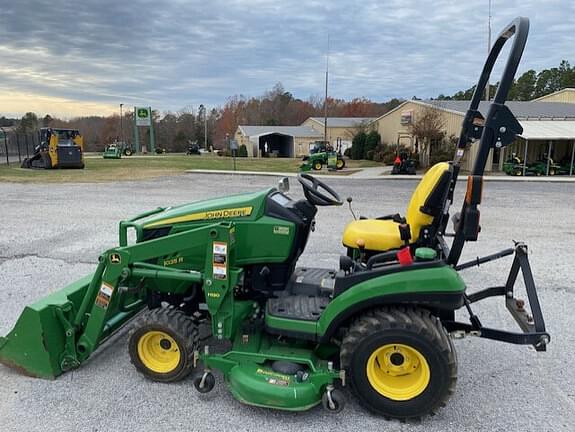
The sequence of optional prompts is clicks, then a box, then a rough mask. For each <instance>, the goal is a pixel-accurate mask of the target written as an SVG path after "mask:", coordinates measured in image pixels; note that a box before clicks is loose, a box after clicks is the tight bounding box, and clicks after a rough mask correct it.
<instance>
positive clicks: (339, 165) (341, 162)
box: [335, 159, 343, 169]
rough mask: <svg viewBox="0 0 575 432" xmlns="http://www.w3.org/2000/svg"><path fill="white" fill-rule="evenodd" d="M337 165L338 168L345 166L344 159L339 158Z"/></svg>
mask: <svg viewBox="0 0 575 432" xmlns="http://www.w3.org/2000/svg"><path fill="white" fill-rule="evenodd" d="M335 166H336V168H338V169H341V168H343V161H342V160H341V159H338V160H337V162H336V163H335Z"/></svg>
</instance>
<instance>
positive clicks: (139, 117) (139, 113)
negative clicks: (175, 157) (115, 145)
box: [134, 107, 156, 153]
mask: <svg viewBox="0 0 575 432" xmlns="http://www.w3.org/2000/svg"><path fill="white" fill-rule="evenodd" d="M140 126H142V127H149V128H150V131H149V135H148V136H149V144H150V146H149V147H147V144H146V142H145V141H147V140H146V139H145V138H144V143H143V145H142V146H140V131H139V130H138V129H140ZM144 137H145V135H144ZM134 146H135V147H136V152H138V153H140V151H142V152H144V153H147V150H149V151H150V152H152V153H154V149H155V148H156V139H155V136H154V122H153V121H152V108H150V107H134Z"/></svg>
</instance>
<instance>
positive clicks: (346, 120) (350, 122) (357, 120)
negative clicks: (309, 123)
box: [310, 117, 376, 127]
mask: <svg viewBox="0 0 575 432" xmlns="http://www.w3.org/2000/svg"><path fill="white" fill-rule="evenodd" d="M310 119H311V120H313V121H315V122H317V123H319V124H321V125H322V126H323V121H324V118H323V117H310ZM375 119H376V117H328V118H327V126H328V127H356V126H359V125H360V124H361V123H371V122H372V121H374V120H375Z"/></svg>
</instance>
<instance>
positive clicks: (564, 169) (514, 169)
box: [503, 153, 571, 176]
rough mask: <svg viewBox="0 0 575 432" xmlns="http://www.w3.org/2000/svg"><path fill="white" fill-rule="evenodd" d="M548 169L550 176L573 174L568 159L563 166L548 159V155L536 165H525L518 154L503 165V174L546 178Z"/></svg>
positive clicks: (513, 154)
mask: <svg viewBox="0 0 575 432" xmlns="http://www.w3.org/2000/svg"><path fill="white" fill-rule="evenodd" d="M548 168H549V175H550V176H554V175H569V174H570V172H571V166H570V161H569V160H568V159H567V158H566V159H565V160H563V161H562V163H561V164H557V163H555V161H554V160H553V159H551V158H549V159H548V158H547V155H543V157H541V158H540V159H539V160H537V161H536V162H534V163H529V164H525V163H524V162H522V161H521V158H519V156H517V154H516V153H512V154H511V156H510V157H509V159H507V160H506V161H505V163H504V164H503V172H504V173H505V174H507V175H511V176H522V175H525V176H544V175H547V169H548Z"/></svg>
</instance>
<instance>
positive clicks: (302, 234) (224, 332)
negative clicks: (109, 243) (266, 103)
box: [0, 18, 550, 419]
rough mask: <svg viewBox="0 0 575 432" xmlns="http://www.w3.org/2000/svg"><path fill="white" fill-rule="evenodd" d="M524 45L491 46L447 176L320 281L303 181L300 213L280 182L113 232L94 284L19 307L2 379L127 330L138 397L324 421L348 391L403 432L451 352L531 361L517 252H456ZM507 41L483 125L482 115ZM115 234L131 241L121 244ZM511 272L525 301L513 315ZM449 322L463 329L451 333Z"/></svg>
mask: <svg viewBox="0 0 575 432" xmlns="http://www.w3.org/2000/svg"><path fill="white" fill-rule="evenodd" d="M528 28H529V21H528V20H527V19H526V18H518V19H517V20H515V21H514V22H512V23H511V24H510V25H509V26H508V27H507V28H506V29H505V31H504V32H503V33H502V34H501V35H500V36H499V38H498V39H497V41H496V42H495V45H494V47H493V48H492V51H491V53H490V54H489V57H488V60H487V62H486V64H485V66H484V69H483V72H482V74H481V79H480V81H479V83H478V85H477V86H476V90H475V93H474V95H473V99H472V101H471V106H470V107H469V110H468V112H467V114H466V116H465V119H464V122H463V126H462V130H461V135H460V138H459V142H458V148H457V153H456V155H455V157H454V160H453V161H452V162H450V163H447V162H441V163H438V164H436V165H435V166H433V167H432V168H431V169H430V170H429V171H428V172H427V173H426V174H425V176H424V177H423V179H422V180H421V181H420V183H419V185H418V186H417V188H416V189H415V191H414V193H413V195H412V198H411V200H410V203H409V205H408V207H407V211H406V213H405V216H403V217H402V216H400V215H399V214H395V215H390V216H382V217H378V218H373V219H360V220H352V221H351V222H350V223H349V224H348V225H347V227H346V228H345V230H344V233H343V238H342V243H343V245H344V247H345V249H344V254H342V255H341V257H340V259H339V263H334V266H333V267H332V268H318V267H307V266H305V267H301V266H297V263H298V259H299V257H300V256H301V254H302V253H303V251H304V249H305V247H306V244H307V242H308V241H309V240H310V237H311V236H312V232H313V231H314V227H315V224H316V216H317V212H318V208H319V207H322V206H341V205H342V204H343V202H342V200H341V198H340V196H339V194H337V193H336V192H335V191H334V190H333V189H332V188H331V187H330V186H328V185H327V184H325V183H323V182H321V181H320V180H318V179H317V178H315V177H312V176H311V175H309V174H307V173H300V174H299V176H298V181H299V183H300V184H301V186H302V188H303V198H301V199H293V198H292V197H290V196H289V195H288V194H287V191H288V183H287V179H284V181H282V182H280V185H279V186H278V188H268V189H264V190H261V191H257V192H250V193H244V194H240V195H235V196H228V197H222V198H215V199H209V200H205V201H199V202H195V203H191V204H186V205H181V206H177V207H166V208H158V209H155V210H152V211H149V212H147V213H144V214H141V215H138V216H136V217H134V218H132V219H129V220H126V221H122V222H120V226H119V245H118V246H117V247H114V248H112V249H109V250H108V251H106V252H104V253H102V254H101V256H100V257H99V263H98V265H97V267H96V269H95V272H94V273H92V274H89V275H87V276H86V277H84V278H82V279H80V280H78V281H76V282H74V283H72V284H70V285H68V286H67V287H65V288H63V289H62V290H60V291H57V292H55V293H53V294H51V295H49V296H48V297H46V298H44V299H42V300H39V301H37V302H36V303H34V304H32V305H30V306H28V307H26V308H25V309H24V311H23V312H22V315H21V316H20V318H19V320H18V321H17V323H16V325H15V327H14V329H13V330H12V331H11V332H10V333H9V334H8V335H7V336H6V337H3V338H0V362H2V363H4V364H5V365H7V366H11V367H14V368H16V369H17V370H19V371H21V372H24V373H26V374H28V375H31V376H37V377H43V378H55V377H57V376H58V375H60V374H62V373H64V372H67V371H70V370H73V369H75V368H77V367H79V366H80V365H81V364H82V363H84V362H85V361H86V360H87V359H88V358H90V356H91V355H92V354H93V353H94V351H95V350H96V349H97V348H98V347H99V346H100V345H101V344H103V343H104V342H105V341H106V340H108V339H109V337H110V336H111V335H113V334H114V333H115V332H117V331H118V330H119V329H121V328H122V326H124V325H125V324H127V323H128V322H130V321H132V319H135V321H134V324H133V328H132V331H131V333H130V336H129V342H128V347H127V348H128V352H129V355H130V358H131V360H132V363H133V364H134V366H135V368H136V369H137V370H138V371H139V372H140V373H141V374H142V375H143V376H145V377H146V378H148V379H150V380H154V381H159V382H164V383H167V382H175V381H180V380H183V379H184V378H186V377H187V376H189V375H190V374H191V373H194V375H195V376H194V379H193V384H194V386H195V388H196V389H197V390H198V391H199V392H201V393H206V392H209V391H210V390H212V389H213V388H214V386H215V382H216V376H215V375H214V373H213V371H215V370H217V371H219V372H221V374H222V375H223V379H224V381H225V383H226V384H227V385H228V387H229V389H230V391H231V393H232V394H233V396H234V397H235V398H236V399H237V400H239V401H241V402H243V403H246V404H250V405H255V406H260V407H268V408H276V409H283V410H290V411H302V410H307V409H310V408H312V407H314V406H316V405H320V404H321V405H322V406H323V407H324V408H325V409H326V410H328V411H330V412H338V411H340V410H341V409H342V408H343V406H344V404H345V400H346V392H345V391H344V390H345V389H347V388H350V389H351V391H352V392H353V394H354V395H355V397H356V398H357V399H358V400H359V401H360V402H361V404H362V405H363V406H364V407H365V408H367V409H368V410H370V411H371V412H373V413H376V414H379V415H382V416H385V417H391V418H399V419H409V418H418V417H421V416H424V415H427V414H431V413H434V412H435V411H437V410H438V409H439V408H441V407H442V406H444V405H445V403H446V401H447V400H448V399H449V397H450V396H451V395H452V394H453V393H454V390H455V384H456V380H457V356H456V353H455V346H454V343H453V340H452V339H454V338H458V337H463V336H465V335H473V336H478V337H481V338H485V339H490V340H495V341H502V342H508V343H513V344H521V345H530V346H533V347H534V348H535V350H536V351H545V349H546V346H547V344H548V343H549V341H550V336H549V334H548V333H547V332H546V330H545V323H544V319H543V315H542V312H541V308H540V305H539V300H538V296H537V291H536V287H535V283H534V281H533V277H532V273H531V268H530V265H529V260H528V254H527V246H526V245H525V244H523V243H515V245H514V247H512V248H508V249H505V250H502V251H500V252H497V253H495V254H492V255H488V256H485V257H482V258H476V259H473V260H472V261H470V262H465V263H460V262H459V259H460V256H461V252H462V249H463V247H464V245H465V244H466V243H467V242H469V241H476V240H477V239H478V235H479V232H480V226H479V205H480V203H481V197H482V195H483V194H482V189H483V173H484V170H485V164H486V162H487V160H488V156H489V153H490V151H491V149H493V148H495V147H496V146H497V147H505V146H506V145H508V144H510V143H511V142H513V140H514V139H515V137H516V135H518V134H520V133H521V132H522V128H521V125H520V124H519V122H518V121H517V120H516V119H515V117H514V116H513V114H512V113H511V111H510V110H509V108H508V107H507V106H506V105H505V100H506V97H507V94H508V91H509V88H510V86H511V83H512V82H513V77H514V74H515V71H516V69H517V65H518V63H519V60H520V58H521V54H522V52H523V48H524V45H525V42H526V38H527V32H528ZM513 35H514V36H515V37H514V43H513V45H512V48H511V51H510V55H509V60H508V62H507V66H506V67H505V72H504V74H503V77H502V78H501V80H500V84H499V86H498V88H497V94H496V95H495V98H494V100H493V102H492V103H491V105H490V108H489V110H488V113H487V118H486V119H485V122H483V121H482V120H483V117H482V116H481V114H480V113H479V111H478V106H479V101H480V100H481V99H482V96H483V94H484V90H485V87H486V83H487V80H488V79H489V76H490V73H491V70H492V67H493V65H494V63H495V60H496V59H497V57H498V55H499V52H500V51H501V48H502V47H503V45H504V44H505V42H506V41H507V40H509V39H511V37H512V36H513ZM480 120H481V121H480ZM479 125H481V126H479ZM478 138H480V142H479V144H478V145H479V148H478V153H477V159H476V163H475V165H474V167H473V170H472V172H471V175H470V176H469V177H468V179H467V189H466V190H467V193H466V195H465V200H464V201H463V205H462V208H461V211H460V212H458V213H456V214H455V215H454V218H453V219H452V220H453V232H451V233H448V232H447V231H448V224H449V221H450V217H449V216H450V215H449V209H450V205H451V204H452V203H453V198H454V197H453V191H454V188H455V186H456V183H457V179H458V174H459V166H460V161H461V158H462V157H463V156H464V154H465V152H466V150H467V148H468V147H469V145H470V144H471V142H472V141H473V140H474V139H478ZM319 222H320V221H318V223H319ZM328 223H329V222H328ZM129 232H133V233H135V236H134V237H135V242H132V243H129V242H128V238H129V236H128V233H129ZM448 237H449V238H452V239H453V241H452V243H451V245H448V244H447V241H446V238H448ZM505 256H513V257H514V258H513V263H512V265H511V269H510V272H509V275H508V276H507V278H506V280H505V281H504V282H503V283H502V284H501V285H497V286H494V287H487V288H485V289H483V290H480V291H476V292H473V293H470V292H468V291H467V288H466V284H465V282H464V280H463V279H462V277H461V274H460V273H461V272H462V271H463V270H465V269H468V268H471V267H474V266H476V265H479V264H482V263H486V262H489V261H493V260H495V259H499V258H501V257H505ZM338 264H339V265H338ZM520 272H521V273H522V275H523V280H524V283H525V289H526V291H527V297H528V301H523V300H519V299H517V298H515V294H514V287H515V283H516V280H517V278H518V275H519V273H520ZM491 297H499V298H501V299H502V300H503V302H504V304H505V306H506V307H507V309H508V310H509V312H510V313H511V315H512V317H513V318H514V319H515V321H516V322H517V323H518V325H519V328H520V330H521V331H518V332H513V331H508V330H501V329H495V328H490V327H488V326H486V325H484V323H482V321H481V320H480V319H479V317H478V316H477V315H476V314H475V313H474V312H473V310H472V305H473V304H474V303H476V302H479V301H481V300H483V299H486V298H491ZM459 309H463V310H465V311H467V314H468V315H469V322H462V321H458V320H457V317H456V311H457V310H459ZM200 334H202V337H201V338H200ZM214 346H217V347H218V349H213V347H214ZM111 367H113V365H111ZM469 373H473V371H469ZM526 379H528V377H526ZM215 415H217V413H215ZM221 415H225V413H221Z"/></svg>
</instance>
